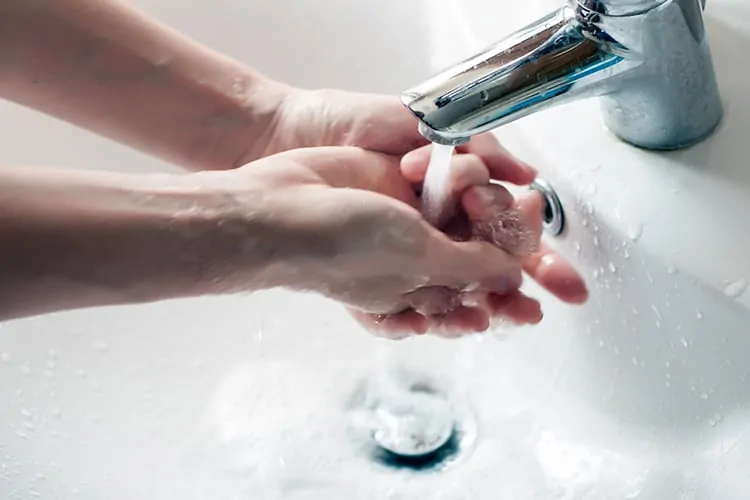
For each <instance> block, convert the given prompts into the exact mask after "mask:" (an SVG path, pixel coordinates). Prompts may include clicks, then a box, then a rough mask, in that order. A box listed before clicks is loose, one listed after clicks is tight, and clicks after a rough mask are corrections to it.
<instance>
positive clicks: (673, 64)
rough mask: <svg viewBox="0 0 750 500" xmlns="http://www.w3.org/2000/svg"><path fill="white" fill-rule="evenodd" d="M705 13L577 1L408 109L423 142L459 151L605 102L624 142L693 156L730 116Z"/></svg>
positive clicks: (427, 87)
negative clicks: (554, 110)
mask: <svg viewBox="0 0 750 500" xmlns="http://www.w3.org/2000/svg"><path fill="white" fill-rule="evenodd" d="M704 7H705V0H568V3H567V5H565V6H564V7H562V8H560V9H559V10H556V11H554V12H552V13H550V14H548V15H546V16H544V17H542V18H541V19H539V20H537V21H536V22H534V23H532V24H531V25H529V26H527V27H525V28H523V29H521V30H520V31H518V32H516V33H515V34H513V35H511V36H509V37H508V38H506V39H504V40H501V41H500V42H498V43H496V44H494V45H492V46H491V47H489V48H487V49H485V50H483V51H482V52H480V53H479V54H477V55H475V56H473V57H471V58H469V59H468V60H466V61H464V62H462V63H460V64H458V65H456V66H454V67H453V68H451V69H448V70H447V71H444V72H442V73H440V74H438V75H437V76H435V77H434V78H431V79H429V80H427V81H426V82H424V83H422V84H421V85H418V86H416V87H414V88H412V89H410V90H408V91H406V92H404V94H403V95H402V102H403V103H404V105H405V106H406V107H407V108H409V109H410V110H411V111H412V113H414V115H415V116H416V117H417V118H418V119H419V121H420V124H419V128H420V131H421V133H422V135H424V136H425V137H426V138H427V139H429V140H431V141H433V142H436V143H440V144H454V145H455V144H460V143H462V142H465V141H466V140H468V139H469V138H470V137H471V136H473V135H476V134H479V133H482V132H486V131H489V130H491V129H494V128H496V127H498V126H500V125H504V124H506V123H509V122H512V121H514V120H517V119H519V118H522V117H524V116H527V115H529V114H532V113H535V112H537V111H540V110H543V109H546V108H548V107H550V106H552V105H555V104H561V103H565V102H569V101H571V100H575V99H580V98H584V97H593V96H598V97H601V100H602V107H603V114H604V122H605V123H606V125H607V126H608V127H609V129H610V130H611V131H612V132H613V133H614V134H615V135H617V136H618V137H620V138H621V139H623V140H624V141H626V142H628V143H631V144H633V145H635V146H638V147H642V148H646V149H655V150H669V149H678V148H682V147H687V146H690V145H692V144H695V143H696V142H699V141H701V140H703V139H704V138H706V137H707V136H709V135H710V134H711V133H712V132H713V131H714V129H715V128H716V127H717V125H718V123H719V121H720V120H721V115H722V105H721V99H720V97H719V92H718V88H717V84H716V77H715V75H714V69H713V63H712V61H711V54H710V51H709V48H708V43H707V39H706V32H705V27H704V23H703V8H704ZM570 126H571V127H574V126H575V122H571V123H570Z"/></svg>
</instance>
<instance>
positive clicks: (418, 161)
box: [401, 145, 432, 184]
mask: <svg viewBox="0 0 750 500" xmlns="http://www.w3.org/2000/svg"><path fill="white" fill-rule="evenodd" d="M431 154H432V146H431V145H428V146H423V147H421V148H418V149H415V150H413V151H410V152H409V153H407V154H406V155H404V157H403V158H401V175H403V176H404V178H405V179H406V180H407V181H409V182H411V183H412V184H421V183H422V182H424V178H425V175H426V174H427V166H428V165H429V164H430V155H431Z"/></svg>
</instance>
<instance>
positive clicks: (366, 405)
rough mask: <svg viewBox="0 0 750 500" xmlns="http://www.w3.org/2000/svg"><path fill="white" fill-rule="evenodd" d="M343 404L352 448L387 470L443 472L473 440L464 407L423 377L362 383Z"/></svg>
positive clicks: (471, 423) (469, 417)
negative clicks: (348, 421) (345, 404)
mask: <svg viewBox="0 0 750 500" xmlns="http://www.w3.org/2000/svg"><path fill="white" fill-rule="evenodd" d="M348 406H349V408H348V412H349V416H350V422H351V429H352V430H353V432H354V433H353V438H354V441H355V444H356V445H357V446H358V447H360V448H361V451H363V452H364V453H365V456H366V457H367V458H368V459H369V460H371V461H373V462H374V463H377V464H379V465H382V466H385V467H388V468H391V469H408V470H411V471H428V470H435V469H439V470H442V469H443V468H445V467H446V466H447V465H448V464H450V463H454V462H455V461H457V460H458V457H459V456H461V455H465V454H466V453H465V452H466V450H467V449H468V448H470V447H471V445H473V443H474V441H475V439H476V434H477V432H476V421H475V419H474V418H473V413H472V412H471V411H470V409H469V407H468V405H467V404H466V403H465V402H463V401H462V400H461V398H458V397H457V395H456V394H451V393H450V392H448V391H445V390H442V389H441V388H440V387H439V386H437V385H435V384H433V383H432V382H431V381H430V380H429V379H426V378H424V377H416V376H408V375H404V374H398V375H396V376H390V377H389V376H382V375H380V376H377V377H374V378H373V379H370V380H366V381H364V382H363V383H362V384H361V385H360V386H359V387H358V388H357V390H356V391H355V392H354V394H353V397H352V398H351V400H350V401H349V405H348Z"/></svg>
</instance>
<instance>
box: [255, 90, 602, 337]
mask: <svg viewBox="0 0 750 500" xmlns="http://www.w3.org/2000/svg"><path fill="white" fill-rule="evenodd" d="M274 123H275V125H274V128H273V130H272V131H271V133H270V135H269V136H268V139H267V141H266V142H265V144H264V148H265V149H264V151H263V156H265V155H270V154H275V153H278V152H281V151H286V150H290V149H296V148H304V147H316V146H358V147H361V148H363V149H368V150H371V151H377V152H381V153H386V154H389V155H395V156H403V158H402V162H401V170H402V175H403V176H404V178H405V179H406V180H407V181H408V182H410V183H411V184H412V185H415V186H421V184H422V182H423V181H424V176H425V173H426V170H427V165H428V163H429V143H428V141H427V140H426V139H425V138H424V137H422V135H421V134H420V133H419V131H418V130H417V124H416V120H415V119H414V117H413V116H412V115H411V113H409V111H408V110H407V109H406V108H405V107H404V106H403V105H402V104H401V103H400V102H399V100H398V99H397V98H394V97H391V96H381V95H371V94H359V93H352V92H345V91H337V90H315V91H303V90H299V91H292V93H290V94H289V96H288V97H287V98H286V99H285V100H284V104H283V105H282V106H281V108H280V109H279V112H278V115H277V116H276V119H275V121H274ZM256 151H257V149H256ZM456 152H457V154H461V155H473V156H474V157H477V158H478V160H480V161H479V162H473V163H481V164H483V165H484V167H485V169H486V172H485V175H486V179H463V180H458V181H457V182H458V183H459V184H463V185H464V186H465V187H466V186H471V185H481V184H482V183H483V182H485V183H486V182H489V180H490V179H492V180H494V181H499V182H509V183H512V184H516V185H527V184H529V183H531V182H532V181H533V180H534V178H535V176H536V171H535V170H534V169H533V168H531V167H530V166H528V165H526V164H525V163H523V162H522V161H520V160H519V159H517V158H515V157H513V156H512V155H511V154H510V153H509V152H507V151H506V150H505V149H504V148H503V147H502V146H501V145H500V144H499V143H498V141H497V140H496V139H495V137H494V135H492V134H483V135H480V136H477V137H474V138H473V139H472V140H471V141H469V142H468V143H467V144H465V145H463V146H461V147H459V148H457V151H456ZM471 171H472V172H475V174H474V176H476V175H477V174H476V172H477V169H476V168H474V169H471ZM417 190H418V188H417ZM507 196H508V197H510V194H508V195H507ZM533 198H534V197H533V195H531V196H529V197H526V198H522V199H520V200H518V201H515V202H512V203H511V204H515V206H516V208H519V209H520V210H521V212H526V213H528V212H529V208H530V207H534V206H537V207H538V205H535V204H534V201H533ZM511 199H512V197H511ZM461 201H462V203H461V207H460V208H461V209H462V210H463V211H464V212H465V213H466V215H468V216H469V218H470V219H472V220H474V219H477V218H478V219H481V218H482V217H483V214H482V213H481V208H480V207H481V204H479V203H472V197H471V195H469V196H467V197H464V199H462V200H461ZM538 213H539V214H540V220H541V210H539V211H538ZM506 250H507V249H506ZM523 268H524V271H525V272H526V274H528V275H529V276H530V277H531V278H533V279H534V280H535V281H537V282H538V283H539V284H540V285H541V286H542V287H543V288H545V289H546V290H548V291H549V292H551V293H552V294H553V295H555V296H557V297H558V298H559V299H561V300H562V301H564V302H566V303H570V304H580V303H583V302H585V301H586V300H587V299H588V292H587V289H586V285H585V283H584V282H583V279H582V278H581V276H580V275H579V274H578V272H577V271H576V270H575V269H574V268H573V267H572V266H571V265H570V264H568V263H567V262H566V261H565V260H564V259H563V258H562V257H561V256H559V255H558V254H556V253H555V252H553V251H552V250H551V249H549V248H548V247H546V246H544V245H543V244H542V245H541V246H540V247H539V250H538V251H535V252H533V253H532V254H530V255H526V256H525V257H524V258H523ZM481 302H483V303H484V304H483V306H484V307H482V309H483V310H484V311H485V313H486V314H479V315H477V313H476V309H472V310H471V313H470V314H469V313H467V314H466V315H465V317H462V315H460V314H458V315H456V314H454V315H451V316H450V320H449V321H448V320H447V318H445V317H442V316H439V315H438V316H432V317H429V318H427V320H428V321H425V318H424V317H423V316H421V315H419V314H415V313H414V311H406V312H405V313H403V314H396V315H390V316H387V317H382V316H380V317H376V316H373V315H368V314H364V313H361V312H357V311H352V312H353V314H354V316H355V317H356V318H357V319H358V320H359V321H360V322H361V323H363V325H364V326H365V327H367V328H368V329H369V330H371V331H372V330H374V331H375V332H376V333H379V334H382V335H385V336H389V337H393V338H401V337H404V336H405V335H407V334H414V333H416V334H419V333H425V331H426V330H433V331H437V332H438V333H442V334H444V335H456V334H462V333H472V332H476V331H483V330H486V329H487V328H489V319H490V318H489V317H490V316H495V317H497V316H502V317H505V318H506V319H510V320H511V321H513V322H515V323H520V324H528V323H537V322H539V321H541V319H542V312H541V307H540V305H539V303H538V301H536V300H535V299H531V298H529V297H526V296H525V295H523V294H522V293H521V292H516V293H513V294H510V295H505V296H497V295H490V296H487V297H485V298H484V299H481ZM509 311H514V314H512V315H510V317H508V314H507V313H508V312H509Z"/></svg>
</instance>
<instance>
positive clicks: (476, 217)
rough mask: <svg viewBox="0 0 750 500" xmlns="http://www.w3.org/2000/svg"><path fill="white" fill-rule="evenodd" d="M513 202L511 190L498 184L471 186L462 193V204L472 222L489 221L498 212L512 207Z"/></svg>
mask: <svg viewBox="0 0 750 500" xmlns="http://www.w3.org/2000/svg"><path fill="white" fill-rule="evenodd" d="M513 203H514V199H513V195H512V194H510V191H508V190H507V189H505V188H504V187H503V186H500V185H498V184H489V185H484V186H471V187H468V188H467V189H466V190H465V191H464V192H463V193H462V194H461V206H462V207H463V209H464V212H465V213H466V215H467V216H468V217H469V220H470V221H472V222H484V221H488V220H490V219H492V217H494V216H496V215H497V213H498V212H504V211H506V210H508V209H509V208H511V207H512V206H513Z"/></svg>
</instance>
